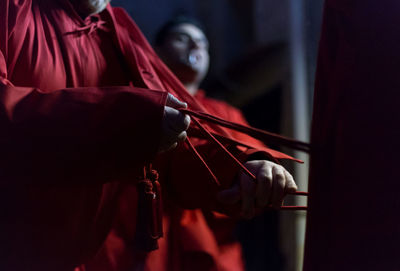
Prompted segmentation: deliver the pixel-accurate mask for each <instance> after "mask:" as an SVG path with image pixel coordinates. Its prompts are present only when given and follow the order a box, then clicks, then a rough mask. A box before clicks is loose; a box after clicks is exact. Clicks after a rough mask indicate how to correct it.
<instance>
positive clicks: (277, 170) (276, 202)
mask: <svg viewBox="0 0 400 271" xmlns="http://www.w3.org/2000/svg"><path fill="white" fill-rule="evenodd" d="M272 175H273V182H272V194H271V204H272V207H273V208H276V209H278V208H279V207H280V206H281V205H282V203H283V196H284V193H285V184H286V177H285V174H284V171H283V168H282V167H280V166H275V167H273V168H272Z"/></svg>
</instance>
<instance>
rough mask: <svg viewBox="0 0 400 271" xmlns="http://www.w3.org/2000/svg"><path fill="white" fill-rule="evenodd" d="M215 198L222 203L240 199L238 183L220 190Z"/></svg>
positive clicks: (233, 202) (234, 201)
mask: <svg viewBox="0 0 400 271" xmlns="http://www.w3.org/2000/svg"><path fill="white" fill-rule="evenodd" d="M217 199H218V200H219V201H220V202H221V203H224V204H235V203H237V202H239V200H240V199H241V192H240V187H239V185H238V184H237V185H234V186H233V187H231V188H229V189H225V190H222V191H221V192H219V193H218V195H217Z"/></svg>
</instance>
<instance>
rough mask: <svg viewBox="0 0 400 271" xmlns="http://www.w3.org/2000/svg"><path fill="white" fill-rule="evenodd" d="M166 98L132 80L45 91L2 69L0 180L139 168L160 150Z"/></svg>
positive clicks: (0, 62)
mask: <svg viewBox="0 0 400 271" xmlns="http://www.w3.org/2000/svg"><path fill="white" fill-rule="evenodd" d="M4 74H7V70H6V66H5V61H4V57H3V55H2V53H1V51H0V75H4ZM165 100H166V93H164V92H160V91H151V90H148V89H140V88H130V87H105V88H95V87H93V88H67V89H61V90H56V91H52V92H44V91H42V90H40V89H37V88H29V87H16V86H13V85H12V84H11V83H10V82H9V81H8V80H7V78H6V77H3V76H0V127H1V131H2V133H1V136H0V149H1V152H0V180H1V182H50V183H53V182H63V181H66V182H82V181H85V182H88V181H89V182H105V181H108V180H110V179H111V178H115V177H124V175H127V174H128V175H129V176H130V175H132V174H134V176H136V172H137V171H138V168H140V167H141V166H142V165H143V163H145V162H147V161H150V160H151V159H152V158H153V156H154V155H155V154H156V152H157V148H158V142H159V135H160V129H161V120H162V117H163V107H164V104H165ZM115 174H119V176H115Z"/></svg>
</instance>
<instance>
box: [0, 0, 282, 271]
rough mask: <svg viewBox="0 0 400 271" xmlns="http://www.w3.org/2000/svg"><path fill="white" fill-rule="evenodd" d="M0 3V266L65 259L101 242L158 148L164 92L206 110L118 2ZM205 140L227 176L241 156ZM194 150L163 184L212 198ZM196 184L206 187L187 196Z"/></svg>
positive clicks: (193, 202)
mask: <svg viewBox="0 0 400 271" xmlns="http://www.w3.org/2000/svg"><path fill="white" fill-rule="evenodd" d="M0 12H1V13H0V129H1V134H0V150H1V151H0V188H1V189H0V220H1V221H0V244H1V246H0V269H1V270H13V271H14V270H15V271H18V270H41V271H43V270H60V271H62V270H73V269H74V268H75V267H77V266H79V265H81V264H84V263H86V262H87V261H88V260H89V259H91V258H93V256H94V255H95V254H96V253H97V252H98V250H99V248H100V247H101V245H102V243H103V242H104V240H105V238H106V236H107V234H108V233H109V231H110V229H111V225H112V223H113V219H114V216H115V213H116V212H117V211H123V210H117V205H118V200H119V198H120V196H121V194H122V193H124V192H125V191H126V189H127V186H135V184H136V183H137V181H138V180H140V178H141V177H142V176H143V167H144V166H145V165H146V164H147V163H149V162H151V161H152V160H153V159H154V157H155V155H156V153H157V149H158V142H159V140H160V132H161V122H162V118H163V108H164V105H165V101H166V96H167V92H171V93H172V94H174V95H175V96H177V97H178V98H179V99H181V100H183V101H185V102H187V103H188V104H189V108H190V109H192V110H197V111H203V112H207V110H206V109H205V108H204V107H203V106H202V105H201V104H200V103H198V102H197V101H196V99H195V98H193V97H191V96H190V94H189V93H187V92H186V91H185V89H184V87H183V86H182V85H181V84H180V82H179V81H178V80H177V79H176V78H175V77H174V76H173V75H172V73H171V72H170V71H169V70H168V69H167V68H166V67H165V65H164V64H163V63H162V62H161V61H160V60H159V58H158V57H157V56H156V54H155V53H154V51H153V50H152V49H151V47H150V45H149V44H148V43H147V41H146V40H145V38H144V37H143V35H142V34H141V32H140V31H139V29H138V28H137V26H136V25H135V23H134V22H133V21H132V20H131V19H130V18H129V16H128V15H127V14H126V12H125V11H124V10H122V9H119V8H112V7H111V6H108V7H107V8H106V10H104V11H103V12H102V13H100V14H98V15H94V16H89V17H87V18H85V19H82V18H80V17H79V15H78V14H77V13H76V11H75V10H74V8H73V6H72V5H71V4H70V3H69V1H67V0H0ZM206 127H207V129H209V130H210V131H212V132H214V133H217V134H220V135H224V136H226V137H228V138H232V135H231V134H230V132H229V131H227V130H226V129H225V128H221V127H218V126H216V125H212V124H210V125H206ZM182 148H183V149H182V152H184V153H188V150H187V149H185V148H186V147H184V146H182ZM231 149H232V150H233V151H235V152H236V153H237V154H241V155H242V158H243V159H245V157H247V155H249V154H250V153H252V152H254V150H251V149H240V148H237V147H236V146H234V145H232V146H231ZM210 150H214V151H213V152H210ZM202 151H204V154H207V158H208V159H209V161H213V164H214V165H216V167H217V169H218V179H219V181H220V183H221V184H222V185H223V187H228V186H229V185H230V184H231V182H232V179H233V178H232V176H234V175H235V174H236V173H237V172H238V170H239V169H238V167H237V166H235V165H234V164H232V165H229V166H227V165H226V164H225V163H224V161H225V159H226V156H225V155H224V154H223V152H222V151H220V150H218V149H215V145H214V144H213V143H211V142H208V141H207V140H205V141H203V144H202ZM263 152H267V153H268V149H263ZM273 156H274V157H276V158H289V157H288V156H286V155H284V154H280V153H277V152H273ZM180 161H181V160H179V159H178V160H176V163H179V162H180ZM191 161H192V164H190V165H189V166H190V167H189V168H182V167H180V166H179V164H176V165H175V167H176V168H178V169H180V170H181V171H182V172H186V173H187V175H186V176H185V174H183V175H182V178H180V179H178V178H177V179H175V180H176V182H171V183H168V184H162V185H163V186H164V187H168V186H170V187H171V189H174V187H175V190H176V191H178V192H177V198H178V199H179V202H180V204H182V206H183V207H185V206H188V205H190V207H215V205H216V204H215V202H216V199H215V194H216V193H217V191H218V189H219V188H218V187H217V186H216V185H215V183H214V182H213V181H212V179H211V177H210V172H209V171H208V169H204V168H203V167H202V166H201V164H200V163H199V161H198V160H196V159H192V160H191ZM221 165H223V166H221ZM198 169H199V170H201V174H192V172H197V171H196V170H198ZM185 170H186V171H185ZM182 172H181V173H182ZM187 176H190V180H191V182H190V183H189V182H187V180H188V178H187ZM193 187H195V188H198V192H199V193H205V194H204V197H202V196H200V195H198V194H195V195H196V197H194V198H191V197H187V195H190V193H189V192H190V191H192V190H193ZM126 219H130V224H129V225H130V226H131V228H130V229H129V230H130V231H134V230H135V225H136V224H135V223H136V221H135V216H134V215H132V214H128V217H126Z"/></svg>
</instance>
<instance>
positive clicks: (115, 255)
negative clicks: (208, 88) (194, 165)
mask: <svg viewBox="0 0 400 271" xmlns="http://www.w3.org/2000/svg"><path fill="white" fill-rule="evenodd" d="M195 97H196V99H197V100H198V101H199V102H200V103H201V104H202V105H203V106H204V107H205V108H206V109H207V111H208V112H209V113H211V114H213V115H214V116H218V117H221V118H223V119H226V120H229V121H232V122H236V123H240V124H245V125H247V122H246V120H245V119H244V117H243V115H242V114H241V112H240V111H239V110H238V109H235V108H233V107H231V106H229V105H228V104H226V103H224V102H221V101H217V100H214V99H210V98H207V97H205V96H204V92H202V91H199V92H198V93H197V95H196V96H195ZM232 136H233V137H234V138H235V139H237V140H241V141H244V142H246V143H248V144H253V145H256V146H260V147H261V146H263V145H262V143H260V142H259V141H257V140H255V139H253V138H251V137H249V136H246V135H244V134H242V133H237V132H233V133H232ZM195 145H196V147H197V148H199V149H201V146H202V143H201V141H199V142H197V143H195ZM166 156H167V159H162V161H161V162H162V164H163V166H164V167H161V168H164V170H162V171H160V173H161V177H162V178H163V179H166V180H169V179H171V178H174V182H184V181H187V182H190V181H191V179H193V178H194V177H191V173H190V172H188V171H190V169H189V170H185V167H182V168H178V166H179V165H182V160H187V159H189V160H190V159H192V158H191V157H190V156H191V154H190V153H186V154H185V152H183V151H177V152H176V154H174V153H171V154H167V155H166ZM171 157H172V158H171ZM177 159H178V160H179V161H175V160H177ZM171 160H172V162H171V165H167V166H166V165H165V164H166V163H168V161H171ZM174 165H175V167H174ZM171 168H172V171H170V170H171ZM175 171H178V172H180V174H176V173H174V172H175ZM193 175H194V174H193ZM167 192H172V193H166V195H165V198H164V202H165V203H166V205H167V206H166V208H165V215H164V231H165V234H166V235H165V237H164V238H162V239H160V240H159V245H160V247H159V249H158V250H156V251H153V252H150V253H149V254H148V255H144V254H143V255H142V257H137V254H138V251H137V250H136V248H135V246H134V240H133V238H132V237H133V236H134V235H133V233H131V234H127V232H126V227H128V228H129V227H130V223H129V222H128V223H127V220H126V217H132V215H133V214H134V213H135V211H134V208H135V204H134V201H133V200H132V198H134V197H135V193H136V190H135V189H134V188H133V187H132V188H131V190H130V192H128V190H127V192H126V193H124V194H123V196H122V197H121V198H120V206H121V209H123V210H124V211H123V212H120V213H119V217H118V218H117V223H116V226H115V227H114V229H113V231H112V233H111V234H110V235H109V236H108V238H107V240H106V243H105V244H104V247H103V248H102V250H101V252H100V253H99V254H98V255H96V258H95V260H94V261H92V262H91V263H90V264H88V265H87V266H86V270H88V271H91V270H93V271H128V270H135V268H138V266H142V265H143V266H144V270H146V271H167V270H168V271H186V270H191V271H196V270H199V271H207V270H208V271H242V270H244V263H243V257H242V250H241V245H240V244H239V243H238V242H237V241H236V240H235V239H234V235H233V231H234V228H235V224H236V220H235V219H232V218H229V217H227V216H225V215H222V214H219V213H216V212H212V211H210V210H201V209H194V210H188V209H186V210H185V209H182V208H181V207H179V206H178V205H177V204H176V198H174V193H173V191H167ZM188 194H189V196H190V195H193V194H197V192H196V190H191V191H188ZM171 195H172V196H171ZM130 219H132V218H130ZM121 223H126V224H125V227H124V225H121ZM131 223H132V222H131Z"/></svg>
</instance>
